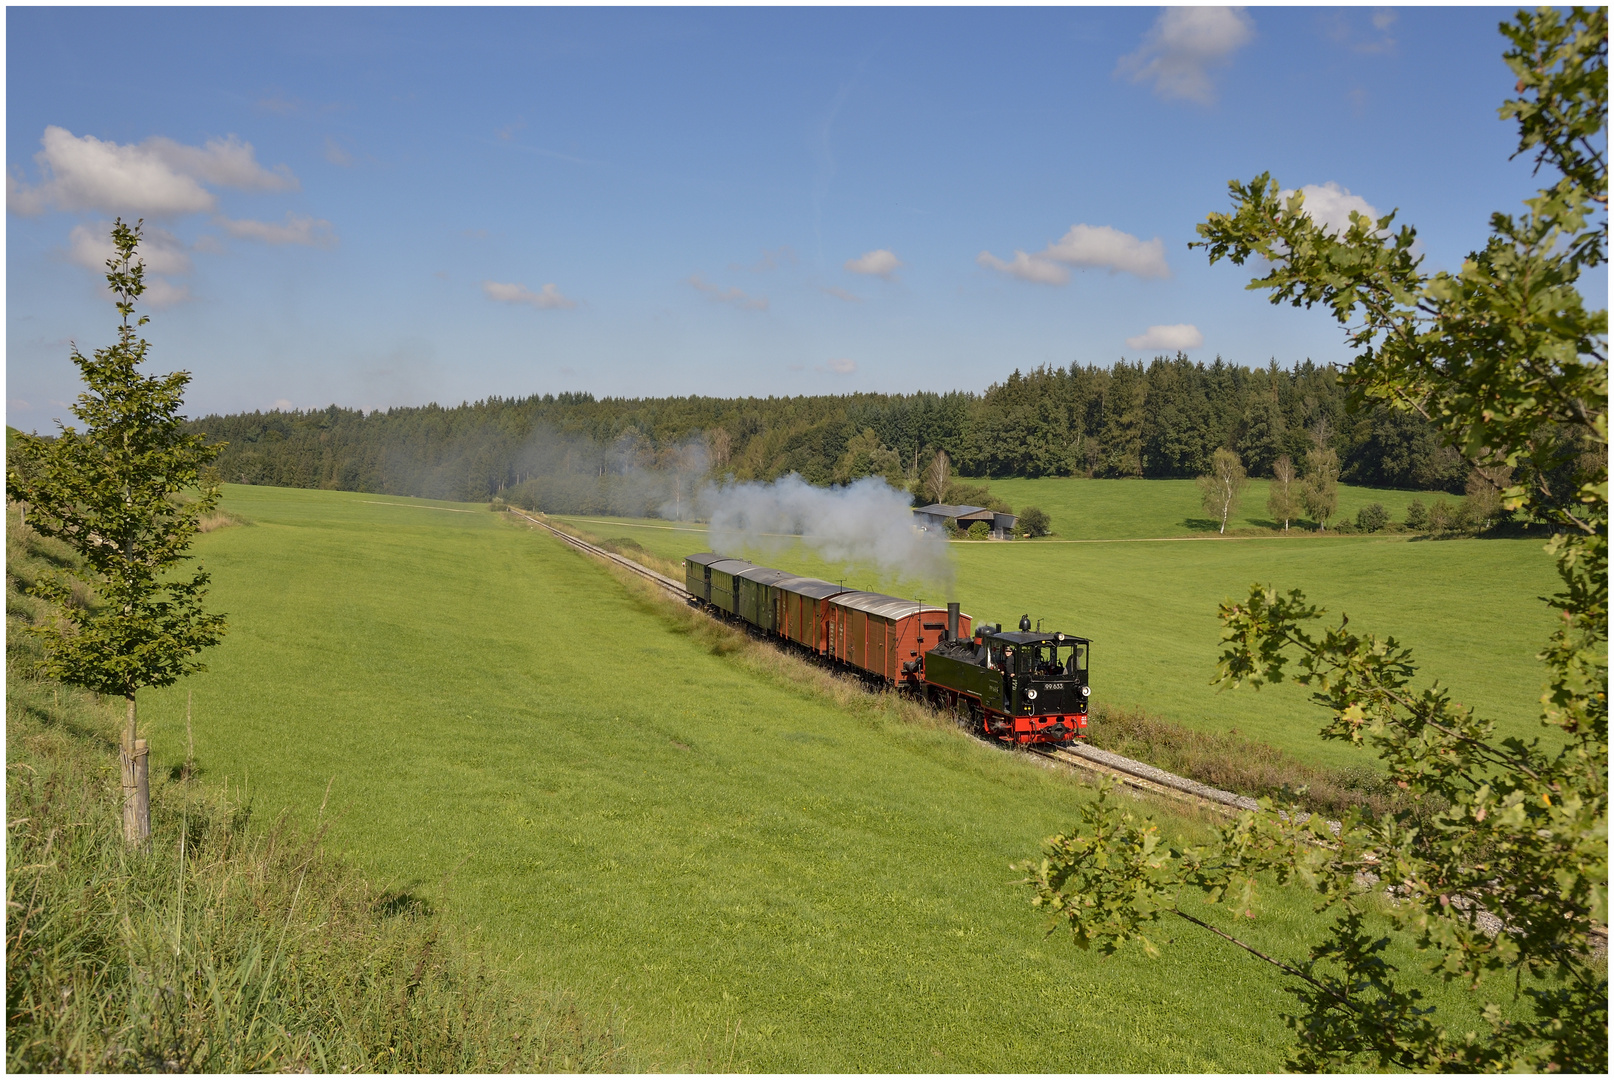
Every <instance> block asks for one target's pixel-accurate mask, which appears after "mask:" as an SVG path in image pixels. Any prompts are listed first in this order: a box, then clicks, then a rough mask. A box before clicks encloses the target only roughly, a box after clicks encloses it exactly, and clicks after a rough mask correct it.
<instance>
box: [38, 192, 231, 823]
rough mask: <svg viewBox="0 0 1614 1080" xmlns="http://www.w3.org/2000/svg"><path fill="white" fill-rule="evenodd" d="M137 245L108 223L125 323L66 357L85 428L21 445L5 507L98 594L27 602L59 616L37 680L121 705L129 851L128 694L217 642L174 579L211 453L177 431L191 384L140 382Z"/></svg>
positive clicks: (50, 628)
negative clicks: (14, 508) (70, 561)
mask: <svg viewBox="0 0 1614 1080" xmlns="http://www.w3.org/2000/svg"><path fill="white" fill-rule="evenodd" d="M139 242H140V223H138V222H137V223H136V224H134V225H132V226H131V225H126V224H124V222H123V221H122V220H121V219H120V220H119V221H118V222H116V223H115V224H114V226H113V229H112V243H113V247H114V248H115V249H116V255H115V256H114V257H113V258H112V259H109V260H107V270H108V273H107V282H108V284H109V285H110V286H111V288H112V291H113V293H114V294H116V296H117V308H118V312H119V313H120V314H121V315H122V317H123V319H122V323H121V324H120V325H119V327H118V340H117V342H116V343H115V344H113V345H110V346H108V347H106V348H104V349H97V350H96V351H95V354H94V355H93V356H89V357H87V356H85V355H83V354H82V353H81V352H79V351H78V349H77V347H74V349H73V354H72V355H73V363H74V364H76V365H77V366H78V369H79V374H80V375H81V377H82V378H83V380H84V385H85V391H84V392H83V393H82V394H80V395H79V396H78V401H77V403H76V404H75V405H74V406H73V415H74V416H76V417H78V419H79V420H80V421H82V422H83V424H84V430H83V431H82V432H81V431H79V430H77V429H75V428H73V427H63V428H62V429H61V431H60V432H59V433H58V435H57V436H56V437H55V438H54V439H46V438H41V437H38V436H34V435H22V436H20V437H19V438H18V440H17V446H16V448H15V454H16V455H17V457H18V458H19V459H20V460H19V462H18V464H17V465H16V466H12V465H9V464H8V466H7V469H6V493H7V495H8V496H9V497H10V498H12V499H15V500H18V501H22V502H26V503H27V504H28V505H29V507H30V508H31V509H32V511H33V513H32V514H31V521H30V524H31V525H32V527H33V528H34V529H36V530H37V531H39V532H40V533H42V534H44V535H46V536H54V537H57V538H59V539H61V540H64V541H66V542H67V543H68V544H69V545H70V546H72V547H73V549H74V550H75V551H77V552H78V553H79V554H80V555H81V556H82V557H83V560H84V566H85V568H86V569H85V573H86V576H87V578H88V583H89V584H90V586H91V587H92V588H93V589H94V591H95V596H96V601H97V602H96V603H95V604H94V605H93V606H91V607H89V608H87V609H86V608H83V607H74V606H71V605H70V603H69V601H70V598H71V596H72V583H71V582H70V581H67V580H64V579H61V578H42V579H41V580H40V581H39V582H38V583H37V584H36V585H35V586H34V589H33V592H34V593H35V595H38V596H40V597H43V598H44V599H45V600H47V601H50V602H52V603H53V604H54V605H55V607H56V611H57V615H56V617H55V619H54V620H53V621H51V622H50V623H48V624H46V625H44V626H40V627H37V628H36V632H37V633H39V634H40V635H41V637H42V638H43V639H44V645H45V658H44V662H43V666H44V671H45V673H46V674H48V675H50V676H51V677H54V678H58V679H61V680H63V681H64V682H69V683H74V684H76V685H79V686H83V687H87V688H88V689H90V690H94V691H96V692H97V693H101V694H108V695H115V696H118V697H121V698H123V699H125V701H126V703H127V721H126V724H125V727H124V732H123V757H124V789H125V790H124V795H125V802H126V811H125V818H124V821H125V831H126V835H127V836H128V838H129V839H130V840H131V842H133V841H139V840H143V839H144V837H145V836H146V835H147V833H148V832H149V831H150V823H149V821H145V820H140V819H139V818H138V817H137V816H136V815H135V814H134V813H133V810H132V808H133V805H134V802H133V790H132V787H133V779H134V771H133V766H134V757H133V755H134V750H135V739H136V734H137V729H136V716H135V692H136V691H137V690H139V689H140V688H141V687H145V686H168V685H170V684H172V683H173V682H174V681H175V680H177V679H179V678H180V677H181V676H183V675H187V674H189V673H191V672H194V671H200V670H202V666H203V665H202V664H201V663H200V662H199V661H198V660H196V659H195V657H196V655H197V653H199V652H201V651H202V650H203V649H205V648H207V647H208V646H209V645H212V644H214V643H215V642H217V641H218V640H219V637H220V636H221V635H222V634H223V632H224V616H223V615H219V614H209V613H207V612H206V611H204V610H203V608H202V601H203V598H204V597H205V596H206V594H207V585H208V575H207V574H206V572H204V571H203V570H202V568H201V567H200V566H198V567H197V568H196V569H195V570H194V571H193V572H191V573H189V574H185V573H183V572H181V571H180V564H181V563H183V562H185V561H187V560H188V559H189V556H188V555H186V554H185V552H186V549H187V548H188V547H189V546H190V541H191V538H192V537H193V536H194V535H195V533H196V529H197V520H198V518H200V517H201V516H202V515H203V514H206V513H208V512H209V511H211V510H212V509H213V508H214V507H215V506H216V505H217V503H218V498H219V490H218V487H217V485H216V484H214V483H212V482H211V481H210V479H209V478H208V477H207V476H206V474H205V470H206V468H207V466H208V465H209V463H211V462H212V461H213V459H214V458H215V457H216V456H217V454H218V448H217V447H210V446H208V445H207V444H206V440H205V438H204V437H203V436H201V435H195V434H187V433H186V432H185V427H184V425H185V418H184V417H183V416H182V415H180V408H181V407H182V405H183V404H184V391H185V387H186V385H187V384H188V383H189V382H190V374H189V373H188V372H184V371H176V372H173V373H172V374H169V375H158V376H145V375H142V374H141V373H140V371H139V367H140V365H141V364H143V363H145V361H146V352H147V348H148V345H147V342H146V340H145V339H144V338H141V337H139V336H138V333H137V330H138V328H139V327H141V326H144V325H145V324H146V322H147V319H146V317H145V316H141V317H140V318H138V319H133V320H132V317H133V315H134V310H135V301H137V300H138V299H139V298H140V295H141V293H143V292H144V291H145V284H144V272H145V267H144V265H143V264H142V263H141V262H140V261H139V260H138V259H137V258H136V255H135V252H136V248H137V247H138V245H139ZM131 320H132V321H131ZM192 493H194V497H193V496H192Z"/></svg>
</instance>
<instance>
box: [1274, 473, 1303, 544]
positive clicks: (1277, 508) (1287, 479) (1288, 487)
mask: <svg viewBox="0 0 1614 1080" xmlns="http://www.w3.org/2000/svg"><path fill="white" fill-rule="evenodd" d="M1300 510H1301V501H1300V484H1299V482H1298V481H1297V480H1296V479H1295V463H1294V459H1293V458H1291V457H1290V456H1289V455H1288V454H1282V455H1280V456H1279V457H1278V460H1277V461H1274V462H1273V463H1272V487H1271V488H1270V489H1268V492H1267V513H1269V514H1271V515H1272V520H1273V521H1281V522H1283V531H1284V532H1288V531H1289V522H1290V521H1291V520H1292V519H1294V518H1295V517H1296V516H1298V515H1299V513H1300Z"/></svg>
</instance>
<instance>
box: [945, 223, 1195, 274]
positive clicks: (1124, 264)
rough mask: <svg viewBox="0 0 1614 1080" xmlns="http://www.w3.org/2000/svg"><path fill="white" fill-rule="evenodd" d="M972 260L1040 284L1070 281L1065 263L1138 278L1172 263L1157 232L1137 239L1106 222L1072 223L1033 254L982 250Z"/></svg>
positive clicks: (1161, 271) (1166, 269) (1168, 270)
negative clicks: (1005, 255) (1004, 257)
mask: <svg viewBox="0 0 1614 1080" xmlns="http://www.w3.org/2000/svg"><path fill="white" fill-rule="evenodd" d="M975 261H976V262H977V263H979V264H980V265H982V266H985V267H988V268H990V269H992V270H998V271H1001V272H1002V273H1005V274H1009V275H1011V276H1013V277H1017V278H1020V279H1021V280H1022V281H1035V282H1038V283H1039V284H1042V285H1063V284H1064V283H1065V282H1067V281H1069V280H1070V272H1069V271H1068V270H1066V269H1065V267H1067V266H1091V267H1095V268H1098V269H1102V270H1108V271H1109V272H1110V273H1112V274H1116V273H1127V274H1132V275H1134V276H1136V277H1140V278H1165V277H1170V276H1171V267H1169V266H1167V265H1166V247H1165V245H1164V244H1162V243H1161V242H1160V238H1159V237H1158V236H1157V237H1155V238H1154V239H1153V240H1148V241H1144V240H1139V239H1138V238H1137V237H1136V236H1133V235H1132V234H1131V233H1124V232H1122V231H1121V230H1120V229H1112V228H1110V227H1109V226H1108V225H1072V226H1071V228H1070V231H1069V232H1067V233H1066V234H1065V235H1064V236H1062V237H1060V238H1059V239H1058V240H1057V241H1055V242H1054V243H1052V244H1049V245H1048V246H1047V247H1046V248H1044V249H1043V250H1042V251H1039V252H1037V253H1036V254H1035V255H1028V254H1026V253H1025V252H1024V251H1016V252H1015V253H1014V259H1013V260H1012V261H1009V262H1005V261H1004V260H1002V259H1000V258H998V257H997V256H996V255H993V254H992V253H991V252H989V251H983V252H981V253H980V254H979V255H977V256H976V257H975Z"/></svg>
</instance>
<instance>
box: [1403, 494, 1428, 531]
mask: <svg viewBox="0 0 1614 1080" xmlns="http://www.w3.org/2000/svg"><path fill="white" fill-rule="evenodd" d="M1428 524H1429V508H1428V507H1427V506H1425V505H1424V504H1423V500H1422V499H1413V500H1412V501H1411V502H1409V503H1407V528H1409V529H1423V528H1424V527H1425V526H1427V525H1428Z"/></svg>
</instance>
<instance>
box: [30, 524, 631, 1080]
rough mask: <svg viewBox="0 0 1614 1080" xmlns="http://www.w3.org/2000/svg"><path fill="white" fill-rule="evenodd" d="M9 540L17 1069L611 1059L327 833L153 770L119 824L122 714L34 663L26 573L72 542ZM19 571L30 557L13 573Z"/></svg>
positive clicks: (555, 1003) (581, 1065)
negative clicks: (368, 874) (139, 835)
mask: <svg viewBox="0 0 1614 1080" xmlns="http://www.w3.org/2000/svg"><path fill="white" fill-rule="evenodd" d="M10 524H11V529H10V530H9V532H8V537H7V539H8V545H7V567H8V574H7V590H6V592H7V624H8V625H7V630H8V633H7V646H8V651H7V709H6V731H7V747H6V749H7V764H6V769H7V781H6V808H7V838H6V853H7V860H6V1064H7V1067H8V1068H9V1069H11V1070H14V1071H68V1070H71V1071H203V1072H248V1071H261V1070H275V1071H285V1070H297V1071H306V1070H317V1071H320V1072H329V1071H411V1072H420V1071H424V1072H450V1071H475V1072H484V1071H509V1070H516V1071H540V1070H542V1071H549V1070H580V1069H604V1068H611V1067H613V1064H614V1063H615V1062H616V1061H617V1058H618V1055H619V1047H618V1045H617V1043H616V1041H615V1039H614V1038H613V1036H612V1033H611V1031H610V1030H609V1028H608V1027H606V1026H605V1025H603V1024H600V1023H597V1022H595V1021H594V1020H593V1019H591V1018H589V1017H587V1016H584V1015H582V1014H581V1013H580V1012H579V1011H578V1010H577V1008H576V1007H575V1006H574V1005H573V1004H572V1003H571V1001H570V1000H569V999H568V998H567V997H566V996H565V995H563V994H559V993H550V994H536V993H534V992H532V991H530V990H524V989H518V987H517V985H516V984H514V983H512V982H511V981H510V980H509V979H507V978H506V976H505V975H504V974H503V973H502V972H501V971H499V970H497V969H495V968H493V967H491V966H489V965H488V964H487V963H485V962H484V961H483V960H481V959H480V958H479V957H478V956H477V954H476V953H475V952H474V951H473V950H472V949H471V948H469V947H468V945H467V943H466V942H465V940H464V939H463V937H462V936H461V935H460V933H459V932H458V931H457V930H455V929H454V928H453V926H452V924H451V922H450V921H449V920H448V919H447V918H446V917H445V916H444V915H443V914H442V913H439V912H434V911H432V910H430V909H429V907H428V905H426V904H425V903H423V902H422V901H420V900H419V899H417V898H416V897H414V896H411V895H409V894H401V893H384V892H380V891H378V890H376V889H374V888H373V887H372V886H370V885H369V884H367V883H366V882H365V881H364V880H363V879H362V878H360V877H359V876H358V875H357V874H356V873H355V872H354V871H353V870H352V869H351V868H349V867H348V866H347V865H346V864H344V863H343V862H342V861H341V860H339V859H337V858H335V857H333V856H332V855H331V854H330V853H328V852H327V851H326V850H325V849H324V848H323V847H322V845H321V835H322V833H321V829H320V828H318V827H316V828H314V829H312V830H307V829H303V830H300V829H298V828H295V827H293V826H292V825H290V824H289V823H288V820H287V819H286V818H284V817H281V818H279V819H277V820H274V821H270V822H265V823H257V822H254V821H253V814H252V808H251V806H250V804H246V803H243V802H241V801H238V800H231V799H230V798H228V797H227V795H226V793H224V792H222V791H219V790H214V789H208V788H204V787H202V786H200V785H198V784H196V783H194V782H185V781H178V782H171V783H157V784H155V785H154V789H153V792H152V836H151V841H150V844H149V846H148V847H146V848H144V849H132V848H129V847H128V846H126V845H125V844H124V842H123V839H122V827H121V817H120V807H119V799H120V797H121V795H120V788H119V783H118V773H117V763H116V758H115V747H116V745H117V735H116V731H117V723H118V717H117V716H116V715H115V713H114V712H113V711H112V710H109V709H108V708H107V707H106V706H105V705H104V704H103V703H101V702H99V701H97V700H96V699H95V698H94V697H93V696H92V695H89V694H87V693H84V692H82V691H78V690H75V689H73V688H70V687H63V686H61V685H58V684H52V683H48V682H45V681H43V680H38V679H33V678H30V677H29V675H28V668H29V666H30V661H31V659H32V656H31V648H32V643H31V642H30V640H29V636H28V635H27V634H26V633H24V632H21V631H24V630H25V628H26V626H27V625H28V624H29V622H31V621H32V619H33V618H34V617H36V616H37V615H38V614H39V612H38V611H37V610H35V605H36V602H35V601H33V600H32V599H31V598H29V597H27V596H25V595H23V594H22V592H21V591H20V589H19V588H18V585H19V583H20V581H21V580H28V579H31V578H32V577H33V576H36V575H37V574H38V573H39V572H40V571H41V569H42V563H41V559H42V557H43V556H44V555H47V554H48V555H51V556H53V557H54V559H55V561H57V563H58V564H59V565H67V564H70V562H71V559H70V556H69V554H68V553H65V552H64V551H63V550H61V549H59V548H56V547H53V546H52V545H50V544H49V543H47V542H44V541H42V540H40V538H38V537H37V536H33V535H31V533H32V530H28V529H26V528H22V527H20V524H19V523H18V522H17V521H16V520H15V519H14V520H13V521H12V522H11V523H10ZM13 571H15V572H13Z"/></svg>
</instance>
